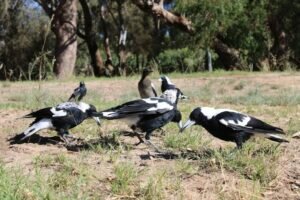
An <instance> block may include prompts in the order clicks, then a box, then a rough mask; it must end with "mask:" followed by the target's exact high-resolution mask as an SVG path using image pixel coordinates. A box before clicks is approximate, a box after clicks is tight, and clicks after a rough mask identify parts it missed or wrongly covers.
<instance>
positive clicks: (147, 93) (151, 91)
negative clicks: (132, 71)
mask: <svg viewBox="0 0 300 200" xmlns="http://www.w3.org/2000/svg"><path fill="white" fill-rule="evenodd" d="M152 72H153V71H152V70H151V69H150V68H148V67H147V68H145V69H144V70H143V72H142V77H141V79H140V81H139V83H138V90H139V93H140V96H141V98H150V97H157V93H156V91H155V88H154V85H153V83H152V82H151V80H150V79H149V77H148V76H149V74H151V73H152Z"/></svg>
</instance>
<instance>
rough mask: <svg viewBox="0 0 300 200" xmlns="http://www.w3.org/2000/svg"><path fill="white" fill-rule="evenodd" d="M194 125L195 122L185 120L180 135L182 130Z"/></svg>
mask: <svg viewBox="0 0 300 200" xmlns="http://www.w3.org/2000/svg"><path fill="white" fill-rule="evenodd" d="M194 124H196V122H195V121H193V120H190V119H189V120H187V121H186V122H185V124H184V125H183V127H182V128H181V129H180V133H182V132H183V131H184V129H186V128H189V127H190V126H193V125H194Z"/></svg>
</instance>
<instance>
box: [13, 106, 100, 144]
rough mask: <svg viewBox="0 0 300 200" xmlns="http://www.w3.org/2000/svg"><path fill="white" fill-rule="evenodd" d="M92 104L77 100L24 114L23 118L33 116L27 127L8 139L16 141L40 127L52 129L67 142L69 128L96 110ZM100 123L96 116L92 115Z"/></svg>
mask: <svg viewBox="0 0 300 200" xmlns="http://www.w3.org/2000/svg"><path fill="white" fill-rule="evenodd" d="M96 111H97V110H96V108H95V106H93V105H90V104H87V103H83V102H79V103H78V104H77V103H75V102H65V103H61V104H59V105H57V106H55V107H47V108H43V109H40V110H37V111H35V112H32V113H29V114H27V115H25V116H24V117H23V118H35V119H34V121H33V122H32V123H31V124H30V125H29V127H28V128H27V129H26V130H25V131H24V132H23V133H21V134H18V135H16V136H15V137H13V138H11V139H9V140H10V141H11V144H14V143H18V142H21V141H23V140H24V139H26V138H28V137H29V136H31V135H33V134H35V133H36V132H38V131H40V130H42V129H53V130H55V131H56V132H57V133H58V134H59V136H60V137H61V138H62V139H63V140H64V142H65V143H66V144H69V140H68V138H73V136H71V135H70V134H69V129H71V128H73V127H75V126H77V125H79V124H81V123H82V122H83V121H84V120H85V119H87V118H91V117H93V116H92V114H93V113H94V112H96ZM93 118H94V119H95V120H96V122H97V124H98V125H100V120H99V118H98V117H93Z"/></svg>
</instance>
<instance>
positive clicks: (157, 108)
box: [147, 102, 174, 111]
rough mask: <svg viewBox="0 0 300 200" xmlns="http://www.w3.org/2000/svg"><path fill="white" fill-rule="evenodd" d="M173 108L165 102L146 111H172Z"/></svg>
mask: <svg viewBox="0 0 300 200" xmlns="http://www.w3.org/2000/svg"><path fill="white" fill-rule="evenodd" d="M173 108H174V106H172V105H170V104H168V103H167V102H160V103H158V104H156V107H152V108H148V109H147V111H156V110H172V109H173Z"/></svg>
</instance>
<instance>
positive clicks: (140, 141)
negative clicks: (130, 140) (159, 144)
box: [133, 132, 145, 146]
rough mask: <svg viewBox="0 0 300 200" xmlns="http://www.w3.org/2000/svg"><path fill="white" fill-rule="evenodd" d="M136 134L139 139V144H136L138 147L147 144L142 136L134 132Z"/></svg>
mask: <svg viewBox="0 0 300 200" xmlns="http://www.w3.org/2000/svg"><path fill="white" fill-rule="evenodd" d="M133 133H134V134H135V136H136V137H137V138H138V139H139V142H138V143H135V146H138V145H139V144H141V143H145V142H144V140H143V138H142V137H141V136H140V134H138V133H137V132H133Z"/></svg>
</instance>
